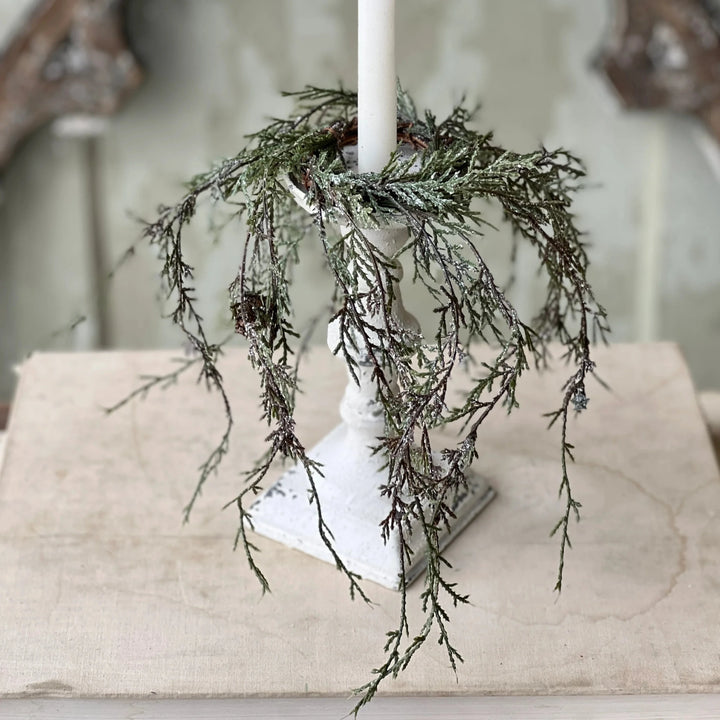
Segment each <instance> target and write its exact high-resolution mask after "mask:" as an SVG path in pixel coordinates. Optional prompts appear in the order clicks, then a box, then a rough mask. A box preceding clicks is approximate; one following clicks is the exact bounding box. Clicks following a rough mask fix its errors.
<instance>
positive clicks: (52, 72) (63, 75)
mask: <svg viewBox="0 0 720 720" xmlns="http://www.w3.org/2000/svg"><path fill="white" fill-rule="evenodd" d="M122 9H123V2H122V0H41V1H40V2H38V3H37V4H36V6H35V7H34V8H33V10H32V12H31V13H30V14H29V16H28V18H27V22H26V23H25V24H24V25H22V26H21V28H20V29H19V30H18V32H17V33H16V35H15V36H14V37H13V38H12V39H11V40H10V42H9V44H8V46H7V47H6V48H5V50H4V52H3V54H2V56H0V168H2V167H3V166H4V165H5V164H6V163H7V162H8V160H9V159H10V158H11V156H12V154H13V151H14V150H15V148H16V147H17V145H18V144H19V143H20V142H21V141H22V140H23V138H25V137H26V136H27V135H28V134H30V133H31V132H33V131H34V130H36V129H37V128H38V127H40V126H41V125H43V124H45V123H46V122H48V121H49V120H51V119H53V118H58V117H62V116H64V115H68V114H74V113H82V114H85V113H87V114H92V115H110V114H112V113H114V112H115V111H116V110H117V109H118V108H119V107H120V105H121V104H122V102H123V101H124V100H125V98H126V97H127V96H128V95H129V93H130V92H131V91H132V90H134V89H135V88H136V87H137V86H138V85H139V84H140V82H141V80H142V75H143V74H142V70H141V69H140V65H139V64H138V62H137V60H136V59H135V57H134V55H133V54H132V52H131V50H130V48H129V46H128V44H127V40H126V38H125V33H124V30H123V22H122V19H123V15H122Z"/></svg>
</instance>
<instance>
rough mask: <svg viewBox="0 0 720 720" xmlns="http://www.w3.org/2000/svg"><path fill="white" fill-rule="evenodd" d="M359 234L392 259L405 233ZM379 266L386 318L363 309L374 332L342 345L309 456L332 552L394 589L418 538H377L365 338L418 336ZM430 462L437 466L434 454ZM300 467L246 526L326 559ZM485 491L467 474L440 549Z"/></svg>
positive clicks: (374, 401) (395, 276)
mask: <svg viewBox="0 0 720 720" xmlns="http://www.w3.org/2000/svg"><path fill="white" fill-rule="evenodd" d="M345 230H346V229H345V228H341V231H343V232H344V231H345ZM363 235H364V236H365V238H366V239H367V241H368V242H369V243H371V244H372V245H373V246H374V248H375V250H377V251H378V252H379V253H380V254H381V255H382V256H383V257H385V258H394V257H395V255H396V254H397V252H398V251H399V249H400V248H401V247H402V246H403V245H404V244H405V242H406V241H407V239H408V231H407V229H406V228H389V229H381V230H365V231H364V232H363ZM386 267H387V269H388V273H387V275H386V277H388V278H391V279H390V280H389V281H388V282H389V283H391V285H392V287H385V288H384V293H383V294H385V295H386V296H389V297H391V298H392V303H391V313H392V316H391V317H390V318H388V317H387V316H386V313H385V309H384V308H376V307H373V309H370V308H367V307H366V312H367V315H368V317H367V319H368V320H369V322H368V323H367V325H368V326H369V327H371V328H374V330H371V331H370V334H371V335H372V337H369V338H357V337H356V338H354V340H355V342H354V347H352V348H349V349H348V353H349V354H350V358H351V361H352V367H350V366H348V376H349V381H348V385H347V387H346V389H345V393H344V395H343V398H342V401H341V403H340V416H341V418H342V420H343V422H342V423H341V424H340V425H338V426H337V427H336V428H335V429H334V430H332V431H331V432H330V434H329V435H327V436H326V437H325V438H323V439H322V440H321V441H320V442H319V443H318V444H317V445H316V446H315V447H314V448H313V449H312V450H311V451H310V452H309V456H310V457H311V458H312V459H313V460H314V461H316V462H318V463H320V464H321V465H322V470H321V472H322V477H318V478H317V479H316V481H315V485H316V489H317V494H318V500H319V503H320V506H321V507H322V514H323V518H324V521H325V524H326V526H327V527H328V528H329V529H330V531H331V532H332V536H333V546H334V548H335V551H336V552H337V554H338V555H339V557H340V558H341V559H342V561H343V562H344V563H345V566H346V567H347V568H348V569H349V570H350V571H352V572H354V573H357V574H358V575H360V576H361V577H363V578H366V579H368V580H373V581H374V582H377V583H379V584H381V585H384V586H385V587H389V588H392V589H394V590H398V589H400V586H401V578H402V575H403V572H404V575H405V581H406V582H411V581H412V580H413V579H414V578H415V577H417V575H418V574H419V573H420V572H421V571H422V570H423V568H424V566H425V553H424V552H423V551H422V549H423V547H424V545H425V537H424V534H423V532H422V529H421V528H420V527H419V526H418V527H417V528H413V530H412V531H411V532H410V533H409V534H408V533H407V532H405V536H404V538H403V539H402V540H401V538H400V535H399V532H397V531H392V530H391V531H390V533H389V537H387V538H385V539H383V536H382V532H381V527H380V526H381V523H382V522H383V520H385V519H386V518H387V516H388V514H389V513H390V511H391V501H390V499H389V498H387V497H384V496H382V495H381V493H380V488H381V486H383V485H386V484H387V481H388V469H387V460H386V458H385V456H384V455H383V453H382V452H376V451H375V448H376V446H377V445H378V441H379V438H381V437H382V436H383V435H385V433H386V422H385V411H384V407H383V404H382V403H381V402H380V400H379V399H378V385H377V379H376V377H375V372H376V367H377V366H376V362H374V361H373V359H371V357H370V352H371V351H370V350H369V349H368V344H370V345H372V346H375V347H377V346H378V345H379V344H381V343H382V342H384V341H383V339H382V338H383V337H385V336H386V334H387V332H392V331H393V330H396V329H397V328H398V327H400V328H401V329H403V328H404V329H405V330H406V331H410V332H413V333H415V334H416V335H417V338H418V342H420V340H421V336H420V331H419V330H420V329H419V325H418V322H417V320H416V319H415V318H414V317H413V316H412V315H411V314H410V313H409V312H408V311H407V310H406V309H405V306H404V305H403V302H402V295H401V291H400V280H401V279H402V266H401V265H400V263H399V261H397V260H395V261H394V262H393V261H390V262H389V264H388V265H387V266H386ZM372 290H373V288H372V287H371V286H370V283H369V282H367V281H366V280H363V279H360V280H358V292H359V293H361V294H365V293H367V298H368V301H369V299H370V298H371V297H372V292H371V291H372ZM388 293H389V295H388ZM366 305H367V303H366ZM388 320H389V321H390V322H388ZM341 332H342V331H341V327H340V324H339V321H338V320H335V321H334V322H331V323H330V325H329V326H328V336H327V339H328V346H329V347H330V349H331V350H332V351H333V352H335V351H336V350H337V348H338V347H339V346H340V344H341V340H342V338H341ZM367 340H369V341H370V343H367ZM386 383H387V384H388V385H389V386H390V390H391V391H397V388H396V387H395V383H394V380H393V378H392V377H390V376H389V373H388V374H386ZM437 461H438V464H441V461H440V459H439V458H438V459H437ZM305 473H306V471H305V469H304V468H302V467H294V468H292V469H291V470H289V471H288V472H286V473H285V474H284V475H283V476H282V477H281V478H280V479H279V480H278V481H277V482H276V483H275V484H274V485H273V486H272V487H271V488H270V489H269V490H268V491H267V492H266V493H265V494H264V495H263V496H262V497H261V498H259V499H258V500H257V501H256V502H255V503H254V504H253V505H252V507H251V508H250V513H251V515H252V520H253V526H254V528H255V530H256V532H258V533H260V534H261V535H265V536H267V537H270V538H273V539H275V540H278V541H280V542H282V543H284V544H286V545H288V546H290V547H292V548H296V549H298V550H302V551H303V552H305V553H307V554H309V555H313V556H314V557H317V558H320V559H321V560H325V561H327V562H333V563H334V562H335V560H334V558H333V557H332V555H331V553H330V551H329V550H328V548H327V547H326V545H325V543H324V542H323V540H322V538H321V537H320V536H319V534H318V531H317V527H318V515H317V509H316V507H314V506H313V505H311V504H310V503H309V502H308V487H307V477H306V474H305ZM493 497H494V491H493V490H492V489H491V488H490V487H489V486H488V484H487V482H486V481H485V480H484V479H483V478H481V477H478V476H475V475H472V474H471V475H469V476H468V485H467V492H464V493H463V494H462V495H458V497H456V498H455V500H454V502H453V503H452V506H453V512H454V514H455V521H454V524H453V526H452V529H451V530H449V531H447V530H446V531H445V532H444V535H443V536H442V537H441V539H440V544H441V547H444V546H445V545H447V544H448V543H449V542H450V541H451V540H452V539H453V538H454V537H455V536H456V535H457V534H458V533H459V532H460V531H461V530H462V529H463V528H464V527H465V526H466V525H467V523H468V522H470V520H471V519H472V518H473V517H475V515H477V514H478V513H479V512H480V511H481V510H482V509H483V508H484V507H485V506H486V505H487V503H488V502H489V501H490V500H491V499H492V498H493ZM418 525H419V523H418ZM403 541H404V542H405V543H407V544H409V546H410V549H411V550H412V551H413V553H412V557H411V560H410V562H409V563H408V562H407V561H406V562H405V564H404V565H403V560H402V552H403V547H402V543H403Z"/></svg>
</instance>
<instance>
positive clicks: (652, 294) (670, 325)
mask: <svg viewBox="0 0 720 720" xmlns="http://www.w3.org/2000/svg"><path fill="white" fill-rule="evenodd" d="M643 2H644V0H643ZM673 2H675V3H676V4H677V0H673ZM683 2H686V3H688V5H689V4H690V3H693V2H695V0H683ZM697 2H698V4H699V6H700V7H703V8H705V10H707V17H708V18H709V19H708V23H709V24H708V25H707V27H706V28H704V30H703V28H700V27H699V26H698V28H697V29H698V37H700V38H701V40H702V38H704V40H703V42H705V45H704V46H703V47H705V49H706V50H708V52H710V51H712V50H713V48H714V47H715V46H716V45H717V39H716V38H715V39H714V40H713V35H712V33H713V32H716V31H717V26H713V25H712V21H713V17H715V18H717V16H713V12H714V10H715V9H716V8H715V7H714V6H713V3H711V2H709V0H704V1H703V2H701V0H697ZM627 3H631V4H632V3H638V7H639V6H640V3H639V0H626V2H622V1H620V0H618V1H617V2H616V1H614V0H397V12H398V33H397V40H398V74H399V76H400V79H401V81H402V83H403V84H404V86H405V87H406V88H407V89H408V90H409V91H410V92H411V94H412V95H413V96H414V98H415V100H416V102H417V104H418V106H419V107H422V108H424V107H428V108H432V109H433V110H434V112H435V113H436V114H437V115H439V116H442V115H443V114H444V113H446V112H448V111H449V110H450V108H451V107H452V105H453V104H454V103H455V102H457V101H458V100H459V99H460V98H461V96H462V95H463V94H466V95H467V98H468V101H469V102H470V103H473V104H474V103H475V102H476V101H479V102H480V103H481V105H482V109H481V113H480V115H479V118H478V122H477V125H478V127H480V128H484V129H493V130H494V131H495V134H496V138H497V139H498V140H499V141H500V142H501V143H502V144H504V145H506V146H508V147H510V148H512V149H514V150H519V151H527V150H531V149H534V148H536V147H537V146H538V145H539V144H540V143H544V144H546V145H548V146H551V147H554V146H559V145H562V146H564V147H566V148H568V149H571V150H572V151H573V152H575V153H576V154H578V155H579V156H580V157H582V158H583V159H584V161H585V163H586V164H587V168H588V172H589V181H588V188H587V189H586V190H585V191H584V192H583V193H582V194H581V195H580V196H579V197H578V201H577V215H578V222H579V224H580V225H581V227H583V228H584V229H585V230H586V231H587V233H588V241H589V242H590V243H591V248H590V256H591V260H592V269H591V275H590V278H591V282H592V285H593V286H594V289H595V292H596V296H597V298H598V299H599V301H600V302H601V303H602V304H603V305H605V307H606V308H607V311H608V315H609V318H610V324H611V327H612V330H613V333H612V338H611V339H612V340H614V341H652V340H671V341H675V342H677V343H679V344H680V346H681V348H682V350H683V351H684V353H685V356H686V358H687V360H688V363H689V365H690V368H691V371H692V373H693V376H694V379H695V382H696V384H697V386H698V387H699V388H700V389H709V388H720V362H718V358H720V292H719V291H718V286H719V284H720V237H719V232H720V202H719V201H718V200H719V199H720V195H719V191H720V144H718V143H719V141H718V139H717V138H714V136H713V133H712V131H711V129H709V128H710V124H709V123H708V117H707V115H705V116H704V119H703V118H702V117H700V114H698V113H697V112H687V111H686V110H687V107H684V106H683V103H682V102H680V103H679V104H678V103H675V108H674V109H672V103H670V106H671V109H654V110H644V111H638V110H628V109H624V108H623V105H622V103H621V100H620V96H619V94H618V92H617V90H616V89H615V87H614V86H613V84H612V83H611V82H610V80H609V79H608V76H607V74H606V73H604V72H603V71H602V70H601V69H600V68H599V60H598V59H599V58H600V56H601V54H602V53H603V49H605V51H606V52H614V53H615V54H616V55H618V54H620V55H622V53H623V52H628V50H627V47H626V46H625V45H626V43H625V45H624V44H623V43H624V41H623V42H621V41H620V38H621V32H620V30H619V29H618V27H616V24H617V22H618V19H619V16H618V14H617V13H618V12H622V8H623V6H624V5H627ZM60 4H62V3H60ZM73 4H74V5H78V6H79V5H82V4H83V3H82V2H75V3H73V2H70V3H69V5H68V8H70V6H72V5H73ZM84 4H86V5H87V4H88V3H87V0H86V1H85V3H84ZM645 4H646V5H647V3H645ZM658 4H659V5H663V2H661V1H660V0H658ZM665 4H667V2H666V3H665ZM680 4H681V5H682V4H683V3H680ZM89 5H93V3H92V2H90V3H89ZM95 5H96V8H99V7H100V6H110V5H118V3H113V2H107V0H95ZM36 6H37V3H36V2H33V0H0V43H1V44H2V45H4V46H5V47H6V48H9V47H10V48H11V47H12V43H13V39H17V38H18V37H22V36H23V33H25V36H27V37H26V40H27V42H26V47H34V48H35V49H36V50H37V49H38V48H40V49H41V48H42V46H43V42H45V43H46V44H47V43H48V42H50V40H48V39H47V38H48V37H51V36H52V32H51V30H52V28H53V27H59V24H61V23H62V22H65V21H64V20H62V18H59V19H58V18H56V19H54V20H53V19H52V18H51V17H50V18H49V17H45V18H38V15H37V12H36V14H35V15H34V16H33V15H32V13H31V11H32V10H33V8H35V7H36ZM119 10H120V16H119V17H120V18H121V25H122V30H123V33H124V34H125V35H126V37H127V41H128V44H129V49H128V48H120V50H118V52H117V53H116V59H118V58H119V60H118V62H119V65H118V67H121V69H123V72H124V73H125V75H123V82H126V84H127V87H126V88H125V90H126V92H125V91H123V92H125V95H124V96H123V98H122V100H123V102H122V103H119V104H118V108H117V109H116V108H114V107H113V108H110V110H108V108H109V107H110V106H109V105H108V106H106V107H105V108H104V110H103V112H106V115H107V117H106V118H105V119H104V120H102V121H88V118H87V117H85V118H81V119H77V118H75V119H73V118H71V119H70V120H69V121H68V120H67V118H66V119H65V120H60V121H50V122H47V123H44V124H42V125H41V127H39V128H38V129H36V130H34V131H33V132H32V133H29V134H27V135H26V136H25V137H24V138H23V139H22V141H18V143H17V144H16V147H14V149H13V152H12V154H11V155H10V156H9V157H8V158H7V159H6V161H5V163H4V165H3V166H2V167H1V168H0V184H1V190H0V403H3V402H8V401H9V399H10V397H11V393H12V389H13V386H14V376H13V373H12V366H13V364H15V363H17V362H18V361H20V360H22V358H23V357H25V356H26V355H27V354H28V353H29V352H31V351H33V350H35V349H74V350H86V349H91V348H95V347H110V348H150V347H180V346H181V343H182V338H181V337H180V335H179V333H178V332H177V331H176V330H175V329H174V328H173V327H172V326H171V325H170V324H169V321H167V320H165V319H163V318H162V316H161V315H162V305H161V302H160V299H159V298H158V280H157V272H158V267H157V264H156V261H155V259H154V258H153V255H152V253H151V252H149V251H140V252H138V253H137V254H136V256H135V257H134V258H133V259H132V260H131V261H130V262H128V263H127V264H126V265H125V266H124V267H123V268H122V269H121V270H120V271H119V272H118V273H117V275H115V276H114V277H113V279H112V280H108V279H107V277H106V276H107V273H108V271H109V269H110V268H112V267H113V265H114V263H115V262H116V260H117V259H118V258H119V257H121V256H122V255H123V253H124V251H125V250H126V249H127V247H128V246H129V245H131V244H132V243H133V242H134V241H135V240H136V239H137V237H138V235H139V225H138V224H137V222H136V220H134V219H133V217H132V215H138V216H141V217H147V218H151V217H152V214H153V210H154V209H155V208H156V207H157V205H158V204H160V203H162V202H165V203H169V202H174V201H176V200H177V199H178V198H179V197H180V195H181V193H182V183H183V182H184V181H185V180H187V179H188V178H189V177H191V176H192V175H193V174H195V173H197V172H199V171H202V170H204V169H207V168H208V166H209V165H210V164H211V163H212V162H213V161H214V160H217V159H219V158H222V157H227V156H230V155H233V154H235V153H236V152H237V151H238V150H239V149H240V148H241V147H242V145H243V143H244V139H243V138H244V136H245V135H246V134H248V133H250V132H253V131H255V130H257V129H258V128H260V127H261V126H262V125H263V123H264V122H265V120H266V119H267V118H268V117H269V116H277V115H284V114H287V113H288V112H290V110H291V104H290V102H289V101H288V100H287V99H284V98H282V97H281V96H280V94H279V93H280V91H281V90H296V89H300V88H302V87H303V86H304V85H305V84H313V85H320V86H334V85H337V83H338V82H342V83H343V85H345V86H347V87H355V85H356V83H355V73H356V57H355V55H356V38H355V32H356V29H355V28H356V3H355V2H354V0H263V2H257V1H256V0H126V2H124V3H121V4H119ZM72 11H73V12H77V10H72ZM68 12H70V10H68ZM88 12H90V11H88ZM33 17H34V21H33ZM86 19H87V18H86ZM645 20H646V21H647V22H646V27H649V28H650V29H651V30H652V32H651V34H650V37H646V38H645V40H647V47H641V45H642V42H641V40H642V38H640V36H639V35H638V36H636V37H635V39H634V40H633V38H630V40H632V41H633V42H634V43H635V45H634V46H633V45H632V43H631V46H632V47H631V50H632V51H633V52H635V55H636V56H642V57H646V58H650V59H651V60H653V61H654V62H657V63H660V64H663V63H664V64H665V65H666V66H667V67H666V69H669V70H670V71H672V72H673V73H675V75H673V77H674V78H675V79H676V80H677V79H678V78H679V77H680V76H681V75H682V74H683V73H685V74H687V72H689V71H690V70H691V69H692V68H689V67H688V64H689V62H690V61H691V60H694V58H695V55H693V52H692V50H689V49H688V48H687V47H685V45H684V43H686V42H690V41H691V40H692V38H690V39H688V37H686V36H685V35H683V32H682V31H681V30H680V31H678V30H677V28H674V27H673V24H672V22H670V21H669V20H667V18H666V19H664V20H663V19H662V18H661V20H660V21H658V23H659V24H658V23H655V21H654V20H652V18H650V20H648V18H647V17H646V18H645ZM53 23H55V25H53ZM648 23H649V24H648ZM69 27H71V28H73V27H74V28H75V29H74V30H72V32H70V36H68V31H66V30H65V29H63V30H62V32H60V33H59V34H58V37H55V38H54V39H52V42H55V43H59V47H60V50H58V51H57V52H55V51H53V52H54V54H51V56H50V59H51V60H52V61H53V62H55V63H56V64H57V62H59V60H58V58H59V59H60V61H62V62H61V64H62V63H65V64H66V65H67V66H68V67H71V66H73V63H75V66H77V67H80V66H81V65H82V62H83V55H82V53H83V43H88V42H89V43H90V44H92V41H93V33H92V32H89V33H88V32H86V33H85V35H83V32H81V30H82V28H80V30H78V28H77V27H76V26H74V25H72V23H71V24H70V26H69ZM63 28H64V26H63ZM658 28H659V29H658ZM668 28H669V29H668ZM86 29H87V28H86ZM701 30H703V32H704V34H703V32H700V31H701ZM43 33H44V34H43ZM73 33H74V34H73ZM38 34H39V35H40V36H42V39H41V40H38V39H37V37H35V36H36V35H38ZM96 35H97V33H96ZM28 38H29V39H28ZM33 38H34V39H33ZM713 42H714V43H715V45H713ZM28 43H29V44H28ZM33 43H34V44H33ZM110 45H112V43H110ZM115 49H116V50H117V48H115ZM643 53H644V54H643ZM133 58H134V59H136V60H137V61H138V63H139V66H138V67H141V68H142V75H143V80H142V82H140V81H139V80H140V70H139V69H136V68H134V66H133V62H134V60H133ZM711 61H712V57H711ZM54 67H55V66H53V65H52V63H50V60H47V61H43V63H41V64H40V65H38V67H37V68H36V69H35V70H34V71H33V70H32V68H30V69H28V65H27V63H26V64H25V65H23V56H22V53H19V51H18V54H16V55H14V54H13V53H12V52H8V51H7V50H6V52H5V54H4V55H3V56H2V58H0V89H1V88H2V83H5V86H6V89H7V86H8V82H9V80H8V78H9V77H10V80H12V75H13V73H14V74H16V75H17V74H18V73H27V74H29V75H30V76H31V75H32V72H36V74H39V75H40V76H42V77H43V78H44V81H43V82H46V81H48V78H49V79H50V80H55V79H56V78H55V76H54V75H53V73H56V74H57V73H58V72H59V71H58V70H57V68H55V69H53V68H54ZM710 67H711V69H712V68H713V67H714V68H715V72H716V73H717V72H720V70H719V69H718V68H719V67H720V66H718V65H717V63H715V65H713V64H712V62H710ZM113 77H114V78H115V80H117V76H116V75H115V76H113ZM111 80H112V78H111ZM115 80H113V82H114V81H115ZM29 82H30V84H31V85H32V82H33V78H32V77H30V81H29ZM55 84H56V85H57V82H56V83H55ZM36 85H37V89H36V90H33V92H35V93H36V94H37V93H40V94H42V93H45V95H44V96H43V97H44V98H45V102H48V103H49V101H48V100H47V99H48V97H49V95H48V94H47V93H48V92H49V91H48V87H47V84H45V85H43V83H42V82H40V83H36ZM136 86H137V87H136ZM641 88H642V83H641ZM678 88H679V91H682V89H683V88H682V87H680V86H679V85H678ZM640 94H642V93H640ZM30 96H32V93H30ZM646 99H647V98H646ZM11 100H12V103H14V104H8V103H10V101H9V100H8V95H7V93H6V98H5V101H6V102H5V105H6V107H5V108H4V109H3V107H2V105H1V104H0V124H1V123H2V120H3V117H5V118H6V120H7V118H8V117H9V118H11V119H14V121H17V122H20V124H22V122H24V121H25V120H24V119H25V118H26V117H27V110H26V108H25V107H21V105H22V104H23V103H28V102H29V103H31V104H32V103H33V102H34V103H35V104H36V105H37V102H38V100H37V98H35V99H34V100H33V99H32V97H30V99H29V100H28V98H27V97H25V99H24V100H23V99H17V98H16V99H12V98H11ZM651 100H652V99H651ZM58 102H59V101H58ZM58 102H55V100H53V103H55V104H54V105H53V103H49V105H50V106H51V107H50V110H49V112H50V113H52V112H53V108H54V107H57V106H58ZM78 104H79V105H80V106H82V98H80V99H79V100H78ZM665 104H667V103H665ZM690 104H692V103H690ZM60 105H62V103H60ZM685 105H688V103H687V102H685ZM71 106H72V103H70V105H69V106H68V107H70V111H68V108H67V107H65V108H64V109H62V111H61V112H59V114H60V115H74V114H76V113H75V112H72V107H71ZM3 112H5V115H4V116H3ZM24 113H25V114H24ZM86 114H87V113H85V115H86ZM719 137H720V136H719ZM204 230H205V228H204V226H203V221H202V219H201V221H200V222H199V223H198V224H197V227H196V228H195V229H194V230H193V232H192V234H191V235H189V236H188V242H189V243H190V245H191V249H192V260H193V262H194V263H195V265H196V268H197V282H196V286H197V290H198V294H199V295H200V296H201V297H202V298H203V311H204V315H205V317H206V319H207V321H208V324H209V325H210V327H212V328H213V329H214V330H215V331H216V332H217V333H218V336H222V335H224V334H226V333H227V331H228V329H229V328H230V327H231V322H230V315H229V311H228V308H227V304H228V303H227V285H228V283H229V282H230V281H231V280H232V278H233V277H234V273H235V269H236V267H237V265H238V261H239V251H240V240H241V239H242V229H241V228H239V227H235V228H233V227H231V228H230V229H229V230H228V232H227V233H226V234H225V237H224V241H223V242H222V244H220V245H213V244H212V242H211V241H210V240H209V239H208V237H207V235H206V233H205V232H204ZM309 243H310V244H311V245H310V246H309V248H308V252H307V255H306V257H305V260H304V262H303V265H302V266H301V267H299V268H298V272H297V275H296V280H297V285H296V293H295V295H296V298H297V301H298V314H299V315H300V316H301V317H309V316H311V315H312V314H313V313H314V312H315V311H316V310H319V309H321V308H322V307H323V306H324V305H325V304H326V302H327V299H328V298H329V288H330V286H329V280H328V279H327V276H326V274H325V273H324V267H323V263H322V259H321V256H320V254H319V252H318V249H317V247H314V246H313V243H312V240H311V239H309ZM484 243H485V252H486V253H487V255H488V257H489V258H490V259H491V261H492V262H493V263H494V264H495V266H496V267H498V268H499V275H500V277H504V273H506V272H507V270H508V266H507V255H508V249H509V241H508V237H507V235H506V234H505V233H503V232H500V233H498V234H493V235H489V236H488V237H487V238H486V240H485V241H484ZM538 291H539V287H538V281H537V278H536V267H535V264H534V262H532V253H529V254H528V253H526V252H524V251H521V253H520V255H519V258H518V266H517V282H516V284H515V286H514V289H513V293H512V294H513V300H514V302H515V303H516V304H517V306H518V308H519V309H520V311H521V313H522V312H525V313H528V314H532V308H533V306H534V304H535V303H537V300H538ZM406 295H407V297H406V304H407V305H408V307H409V308H410V309H411V310H412V311H413V312H415V313H416V314H418V315H419V316H420V317H421V319H422V318H425V319H426V314H427V307H426V305H427V303H426V302H425V301H424V300H423V298H422V297H421V296H420V295H419V294H417V293H415V292H413V291H412V289H409V290H408V291H407V293H406ZM79 316H87V318H88V319H87V321H86V322H83V323H80V324H78V325H77V326H76V327H74V328H72V329H71V327H70V326H71V325H72V324H73V321H74V320H75V319H76V318H77V317H79ZM317 341H318V342H322V341H323V338H322V334H319V335H318V338H317Z"/></svg>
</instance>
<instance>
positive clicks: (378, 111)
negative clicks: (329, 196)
mask: <svg viewBox="0 0 720 720" xmlns="http://www.w3.org/2000/svg"><path fill="white" fill-rule="evenodd" d="M396 147H397V90H396V76H395V0H358V170H359V171H360V172H361V173H363V172H380V171H381V170H382V169H383V168H384V167H385V165H387V162H388V160H389V159H390V155H391V154H392V153H393V152H394V151H395V148H396Z"/></svg>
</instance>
